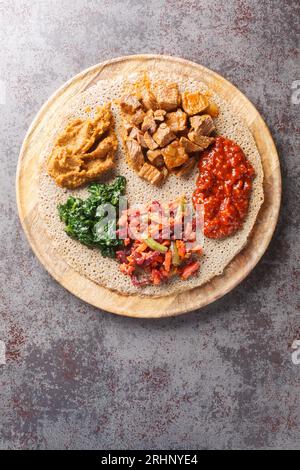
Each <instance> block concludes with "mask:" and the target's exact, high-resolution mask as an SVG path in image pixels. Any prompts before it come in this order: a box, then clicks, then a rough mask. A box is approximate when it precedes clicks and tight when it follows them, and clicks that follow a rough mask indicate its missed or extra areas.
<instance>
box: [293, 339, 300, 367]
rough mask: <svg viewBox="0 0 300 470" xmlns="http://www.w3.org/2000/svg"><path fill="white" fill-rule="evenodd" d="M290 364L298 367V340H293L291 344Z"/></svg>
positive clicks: (299, 346)
mask: <svg viewBox="0 0 300 470" xmlns="http://www.w3.org/2000/svg"><path fill="white" fill-rule="evenodd" d="M292 349H293V352H292V363H293V364H294V365H295V366H299V365H300V339H295V340H294V341H293V344H292Z"/></svg>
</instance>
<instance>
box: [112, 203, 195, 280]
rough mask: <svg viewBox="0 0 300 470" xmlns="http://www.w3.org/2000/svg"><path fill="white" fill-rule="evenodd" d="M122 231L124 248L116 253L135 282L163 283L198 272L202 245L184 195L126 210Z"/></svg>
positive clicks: (122, 221) (124, 271)
mask: <svg viewBox="0 0 300 470" xmlns="http://www.w3.org/2000/svg"><path fill="white" fill-rule="evenodd" d="M118 235H119V237H123V238H124V248H123V249H121V250H119V251H117V253H116V257H117V260H118V261H119V262H120V271H121V272H122V273H123V274H125V275H128V276H130V277H131V281H132V283H133V284H134V285H135V286H139V287H142V286H145V285H151V284H152V285H159V284H162V283H164V282H166V281H167V280H168V279H170V278H172V277H174V276H175V277H176V276H179V277H180V278H181V279H183V280H186V279H188V278H189V277H190V276H194V275H196V274H197V273H198V270H199V267H200V262H199V260H198V259H197V258H198V257H199V255H201V254H202V247H201V244H200V243H199V242H198V241H197V234H196V220H195V217H194V214H191V213H190V209H189V207H188V206H187V204H186V201H185V198H183V197H181V198H179V199H177V200H176V201H173V202H171V203H168V204H161V203H159V202H157V201H154V202H152V203H151V204H150V205H149V206H148V207H142V208H141V207H139V208H131V209H127V210H125V211H123V212H122V214H121V217H120V219H119V222H118Z"/></svg>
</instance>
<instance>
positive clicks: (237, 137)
mask: <svg viewBox="0 0 300 470" xmlns="http://www.w3.org/2000/svg"><path fill="white" fill-rule="evenodd" d="M147 72H148V76H149V78H150V80H153V81H155V80H159V79H164V80H169V81H175V82H177V83H178V86H179V89H180V91H181V92H183V91H186V90H196V89H200V90H201V91H203V92H206V91H208V88H207V87H206V86H205V85H204V84H202V83H200V82H197V81H195V80H192V79H190V78H188V77H187V76H185V75H179V74H174V73H173V72H172V73H170V74H168V75H166V74H165V73H163V74H162V73H160V72H159V71H156V70H155V71H149V70H148V71H147ZM137 78H138V76H137V75H136V74H132V75H130V76H127V77H124V76H122V77H118V78H116V79H114V80H100V81H99V82H98V83H97V84H96V85H94V86H92V87H91V88H89V89H88V90H87V91H85V92H83V93H82V94H81V95H79V97H78V96H77V97H75V98H74V99H73V100H71V101H70V104H69V107H68V112H67V114H64V116H59V115H58V116H57V128H56V129H53V133H52V135H51V138H50V139H49V145H48V147H47V148H45V149H44V151H43V153H42V155H40V159H41V160H40V162H41V164H40V175H39V214H40V216H41V217H43V219H44V222H45V226H46V229H47V232H48V234H49V236H50V238H51V240H52V242H53V244H54V247H55V249H56V250H57V251H58V252H59V254H60V256H62V257H63V258H64V259H65V260H66V261H67V263H68V264H69V265H70V266H71V267H72V268H73V269H75V270H77V271H78V272H80V274H82V275H84V276H86V277H88V278H89V279H90V280H92V281H94V282H96V283H98V284H100V285H102V286H104V287H106V288H108V289H111V290H114V291H118V292H120V293H122V294H125V295H126V294H127V295H128V294H138V295H141V296H151V297H156V296H163V295H168V294H171V293H174V292H177V293H178V292H181V291H184V290H188V289H191V288H194V287H197V286H201V285H202V284H204V283H206V282H208V281H209V280H210V279H212V278H213V277H214V276H217V275H220V274H221V273H222V272H223V270H224V269H225V267H226V266H227V265H228V263H229V262H230V261H231V260H232V259H233V258H234V257H235V256H236V255H237V254H238V253H239V252H240V251H241V249H242V248H243V247H244V246H245V244H246V243H247V238H248V237H249V235H250V233H251V230H252V227H253V225H254V223H255V220H256V217H257V214H258V212H259V209H260V207H261V204H262V202H263V197H264V196H263V169H262V165H261V160H260V156H259V153H258V150H257V147H256V144H255V141H254V138H253V136H252V134H251V132H250V130H249V129H248V127H247V126H246V124H245V123H244V122H243V120H242V119H241V117H240V116H238V115H236V114H235V113H234V112H233V111H232V109H231V107H230V103H227V102H225V101H224V100H223V99H222V98H220V96H218V95H216V94H215V93H213V92H212V91H211V90H209V92H210V93H211V96H212V99H213V100H214V101H215V102H216V103H217V104H218V106H219V108H220V115H219V117H218V118H217V119H215V125H216V128H217V132H218V134H222V135H224V136H226V137H228V138H230V139H232V140H234V141H235V142H237V143H238V144H239V145H240V146H241V147H242V149H243V150H244V152H245V154H246V156H247V158H248V159H249V161H250V162H251V163H252V165H253V167H254V168H255V172H256V177H255V179H254V181H253V190H252V195H251V200H250V207H249V213H248V216H247V219H246V221H245V223H244V226H243V228H242V229H241V230H239V231H238V232H237V233H235V234H234V235H233V236H230V237H228V238H226V239H223V240H212V239H208V238H205V239H204V247H203V248H204V255H203V256H202V257H201V268H200V271H199V274H198V276H195V277H191V278H190V279H188V280H187V281H182V280H181V279H180V278H176V279H175V278H173V279H172V280H170V281H168V282H167V283H166V284H163V285H160V286H146V287H143V288H138V287H135V286H133V285H132V283H131V280H130V277H129V276H125V275H124V274H122V273H121V272H120V271H119V264H118V263H117V261H115V260H112V259H108V258H104V257H102V256H101V254H100V252H99V251H98V250H97V249H90V248H87V247H85V246H84V245H82V244H80V243H79V242H78V241H76V240H73V239H71V238H70V237H68V236H67V235H66V233H65V232H64V224H63V223H62V222H61V221H60V219H59V217H58V212H57V205H58V204H59V203H63V202H65V201H66V199H67V197H68V196H69V195H71V194H72V195H74V196H79V197H83V198H84V197H87V190H86V188H83V189H80V190H73V191H71V190H67V189H62V188H59V187H58V186H56V184H55V182H54V181H53V179H52V178H51V177H50V176H48V174H47V169H46V160H47V158H48V155H49V153H50V152H51V148H52V146H53V143H54V140H55V138H56V136H57V134H58V133H59V132H61V131H62V130H63V129H64V127H65V126H66V124H67V123H68V121H69V120H72V119H74V118H76V117H83V118H85V117H87V116H88V115H93V112H94V110H95V107H96V106H97V105H102V104H104V103H105V102H107V101H111V100H114V99H118V98H120V96H122V93H123V90H124V86H125V83H126V81H128V80H129V81H132V82H134V81H136V80H137ZM88 108H90V109H88ZM112 110H113V113H114V116H115V119H116V127H117V132H118V127H119V125H120V117H119V110H118V107H117V106H116V105H114V104H113V106H112ZM116 161H117V165H116V169H115V170H114V171H113V172H112V173H110V174H108V175H106V176H105V177H103V178H102V180H101V181H105V182H106V181H111V180H112V179H113V177H114V176H116V175H118V174H120V175H123V176H125V177H126V179H127V188H126V196H127V197H128V201H129V206H130V205H133V204H137V203H147V202H149V201H152V200H159V201H162V202H163V201H170V200H173V199H175V198H176V197H178V196H179V195H181V194H186V195H187V196H188V197H189V200H190V197H191V195H192V193H193V191H194V189H195V181H196V176H197V174H198V170H197V168H195V169H194V171H193V173H192V174H190V176H189V177H188V178H187V179H185V178H177V177H176V176H173V175H171V176H169V177H168V179H167V181H166V183H164V184H163V185H162V186H161V187H155V186H152V185H150V184H149V183H147V182H146V181H144V180H142V179H141V178H139V177H138V175H137V174H136V173H135V172H134V171H133V170H132V169H131V168H129V167H128V165H127V164H126V161H125V156H124V154H123V150H122V143H121V141H120V139H119V151H118V153H117V155H116Z"/></svg>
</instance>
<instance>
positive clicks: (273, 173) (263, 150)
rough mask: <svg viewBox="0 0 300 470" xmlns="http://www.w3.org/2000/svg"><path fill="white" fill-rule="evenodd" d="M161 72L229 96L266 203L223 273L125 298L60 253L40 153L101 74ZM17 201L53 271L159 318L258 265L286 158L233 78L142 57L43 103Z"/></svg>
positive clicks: (87, 292) (78, 80) (198, 303)
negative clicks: (48, 216) (260, 172)
mask: <svg viewBox="0 0 300 470" xmlns="http://www.w3.org/2000/svg"><path fill="white" fill-rule="evenodd" d="M154 64H155V65H156V66H157V65H159V67H161V68H162V70H166V71H168V70H169V71H171V70H176V71H177V72H178V71H180V72H181V73H183V74H186V75H189V76H191V77H193V78H195V79H197V80H199V81H202V82H204V83H205V84H206V85H207V86H208V87H210V88H211V89H213V90H214V91H215V92H217V93H218V94H220V95H221V96H222V97H223V98H224V99H225V100H227V101H230V104H231V107H232V108H233V109H234V110H236V111H237V112H238V113H240V115H241V116H242V117H243V118H244V120H245V122H246V123H247V125H248V127H249V128H250V130H251V132H252V134H253V136H254V138H255V141H256V144H257V147H258V150H259V153H260V156H261V159H262V164H263V169H264V176H265V179H264V194H265V201H264V204H263V206H262V208H261V210H260V212H259V216H258V219H257V221H256V223H255V226H254V229H253V231H252V234H251V237H250V239H249V241H248V243H247V246H246V247H245V248H244V249H243V250H242V252H240V253H239V254H238V255H237V256H236V257H235V258H234V259H233V261H232V262H231V263H230V264H229V265H228V266H227V268H226V270H225V271H224V273H223V274H222V275H221V276H217V277H215V278H214V279H213V280H212V281H210V282H209V283H207V284H205V285H203V286H201V287H197V288H195V289H192V290H189V291H187V292H185V293H181V294H173V295H170V296H165V297H162V298H158V299H157V298H156V299H155V298H143V299H141V298H140V297H138V296H136V295H130V296H123V295H121V294H118V293H115V292H112V291H110V290H108V289H105V288H103V287H101V286H99V285H97V284H96V283H94V282H92V281H90V280H89V279H87V278H86V277H84V276H82V275H80V273H78V272H76V271H75V270H74V269H73V268H71V267H70V266H69V265H68V264H67V263H66V261H64V259H62V258H61V257H60V256H59V255H58V253H57V252H56V251H55V249H54V247H53V245H52V242H51V239H50V238H49V237H48V235H47V232H46V230H45V227H44V226H43V222H42V220H41V218H40V217H39V215H38V165H39V162H38V158H37V155H39V154H40V153H41V149H42V147H43V145H44V143H45V141H47V136H48V135H49V133H50V132H51V129H52V128H53V125H52V124H51V123H52V121H53V120H55V117H56V116H57V114H61V113H62V112H63V110H64V107H67V104H68V101H69V100H70V99H71V98H73V97H74V96H76V95H78V94H80V93H81V92H82V91H84V90H86V89H88V88H89V87H90V86H92V85H94V84H95V83H97V81H98V80H101V79H109V78H111V77H115V76H116V75H118V74H126V73H130V72H134V71H138V70H140V69H143V68H145V66H146V67H149V66H150V67H151V66H152V65H154ZM16 187H17V201H18V209H19V215H20V219H21V223H22V226H23V228H24V231H25V233H26V235H27V238H28V240H29V243H30V245H31V247H32V249H33V251H34V252H35V254H36V255H37V256H38V258H39V260H40V261H41V263H42V264H43V265H44V267H45V268H46V269H47V270H48V271H49V273H50V274H51V275H52V276H53V277H54V278H55V279H56V280H57V281H58V282H59V283H60V284H62V285H63V286H64V287H65V288H66V289H68V290H69V291H70V292H72V293H73V294H74V295H76V296H77V297H79V298H81V299H82V300H84V301H86V302H88V303H90V304H92V305H94V306H96V307H99V308H101V309H103V310H107V311H109V312H114V313H117V314H119V315H127V316H131V317H144V318H158V317H167V316H172V315H178V314H181V313H185V312H189V311H191V310H195V309H198V308H200V307H203V306H205V305H207V304H209V303H211V302H213V301H214V300H216V299H218V298H219V297H221V296H223V295H224V294H226V293H227V292H229V291H230V290H231V289H233V288H234V287H235V286H236V285H237V284H239V283H240V282H241V281H242V280H243V279H244V278H245V277H246V276H247V275H248V274H249V272H250V271H251V270H252V269H253V268H254V266H255V265H256V264H257V262H258V261H259V259H260V258H261V256H262V255H263V253H264V252H265V250H266V248H267V246H268V244H269V242H270V240H271V237H272V235H273V232H274V229H275V226H276V222H277V218H278V213H279V208H280V198H281V175H280V166H279V159H278V155H277V152H276V148H275V145H274V142H273V140H272V137H271V135H270V132H269V130H268V128H267V126H266V124H265V123H264V121H263V119H262V118H261V116H260V115H259V113H258V112H257V110H256V109H255V107H254V106H253V105H252V104H251V103H250V101H249V100H248V99H247V98H246V97H245V96H244V95H243V94H242V93H241V92H240V91H239V90H238V89H237V88H236V87H234V86H233V85H232V84H231V83H229V82H228V81H227V80H225V79H224V78H223V77H221V76H220V75H218V74H216V73H215V72H212V71H211V70H208V69H207V68H205V67H203V66H201V65H198V64H195V63H193V62H189V61H187V60H184V59H179V58H176V57H166V56H159V55H138V56H128V57H121V58H117V59H113V60H110V61H107V62H102V63H101V64H98V65H96V66H94V67H91V68H89V69H87V70H85V71H83V72H81V73H80V74H78V75H76V76H75V77H74V78H72V79H71V80H70V81H68V82H67V83H66V84H64V85H63V86H62V87H61V88H60V89H59V90H58V91H57V92H56V93H54V95H52V96H51V98H50V99H49V100H48V101H47V102H46V103H45V104H44V106H43V107H42V109H41V110H40V112H39V113H38V115H37V116H36V118H35V120H34V121H33V123H32V125H31V126H30V128H29V131H28V133H27V135H26V137H25V140H24V143H23V146H22V148H21V152H20V157H19V163H18V170H17V181H16Z"/></svg>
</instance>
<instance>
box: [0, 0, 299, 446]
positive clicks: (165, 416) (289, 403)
mask: <svg viewBox="0 0 300 470" xmlns="http://www.w3.org/2000/svg"><path fill="white" fill-rule="evenodd" d="M299 14H300V9H299V2H297V1H296V0H295V1H292V0H286V1H281V0H275V1H264V2H261V1H259V0H251V1H228V0H220V1H210V0H209V1H208V0H206V1H203V2H202V1H183V0H176V1H175V0H174V1H159V0H155V1H150V0H148V1H145V2H144V1H141V0H131V1H114V0H113V1H87V0H76V1H74V0H52V1H51V0H48V1H46V0H43V1H39V0H34V1H33V0H30V1H29V0H26V1H24V0H22V1H20V0H18V1H16V0H15V1H8V0H5V1H0V22H1V24H0V39H1V47H0V64H1V65H0V67H1V69H0V80H2V81H3V82H4V83H5V86H6V103H5V104H1V105H0V119H1V133H0V148H1V154H0V155H1V156H0V158H1V160H0V161H1V169H0V172H1V173H0V210H1V219H0V233H1V243H0V320H1V325H0V339H2V340H5V341H6V343H7V364H6V365H5V366H0V448H1V449H17V448H25V449H27V448H30V449H65V448H67V449H74V448H76V449H79V448H84V449H112V448H115V449H130V448H131V449H134V448H135V449H146V448H148V449H159V448H166V449H191V448H194V449H204V448H210V449H211V448H217V449H228V448H242V449H248V448H258V449H261V448H269V449H271V448H284V449H285V448H293V449H295V448H300V429H299V418H300V416H299V414H300V411H299V397H300V382H299V378H300V365H299V366H296V365H293V363H292V361H291V352H292V350H291V344H292V342H293V340H294V339H296V338H298V339H300V322H299V310H300V300H299V273H300V270H299V246H300V242H299V216H300V214H299V191H300V184H299V181H300V178H299V176H300V175H299V170H300V164H299V138H298V139H297V132H298V133H299V120H298V117H299V109H300V105H296V104H292V103H291V94H292V83H293V81H294V80H297V79H300V72H299V49H298V41H297V37H298V38H299V36H298V34H299ZM147 52H148V53H166V54H173V55H177V56H180V57H184V58H187V59H191V60H194V61H196V62H199V63H202V64H204V65H205V66H207V67H210V68H211V69H213V70H215V71H217V72H219V73H221V74H222V75H224V76H225V77H226V78H227V79H229V80H231V81H232V82H233V83H234V84H235V85H237V86H238V87H239V88H240V89H241V90H242V91H243V92H244V93H245V94H246V95H247V96H248V97H249V98H250V99H251V100H252V102H253V103H254V104H255V105H256V106H257V108H258V110H259V111H260V112H261V114H262V115H263V116H264V118H265V120H266V121H267V123H268V125H269V126H270V129H271V132H272V134H273V136H274V139H275V142H276V144H277V148H278V151H279V153H280V157H281V165H282V175H283V203H282V210H281V217H280V222H279V224H278V228H277V231H276V233H275V236H274V239H273V241H272V243H271V246H270V248H269V249H268V251H267V253H266V254H265V256H264V257H263V259H262V261H261V262H260V263H259V264H258V266H257V267H256V268H255V269H254V271H253V272H252V273H251V275H250V276H249V277H248V278H247V279H246V280H245V281H244V282H243V283H242V284H241V285H240V286H239V287H237V288H236V289H235V290H234V291H233V292H231V293H230V294H228V295H227V296H225V297H224V298H223V299H221V300H219V301H217V302H215V303H214V304H212V305H210V306H209V307H207V308H205V309H203V310H201V311H197V312H194V313H192V314H188V315H185V316H182V317H177V318H173V319H172V318H170V319H165V320H161V321H157V320H156V321H143V320H133V319H129V318H121V317H118V316H115V315H112V314H108V313H105V312H102V311H99V310H96V309H95V308H92V307H90V306H89V305H86V304H84V303H83V302H81V301H80V300H78V299H77V298H75V297H73V296H72V295H71V294H69V293H68V292H67V291H66V290H64V289H63V288H62V287H61V286H60V285H58V284H57V283H56V282H55V281H54V280H53V279H52V278H51V277H50V276H49V275H48V274H47V272H46V271H45V270H44V269H43V268H42V266H40V264H39V262H38V260H37V259H36V258H35V256H34V255H33V253H32V251H31V249H30V247H29V245H28V243H27V241H26V239H25V237H24V234H23V233H22V229H21V226H20V223H19V220H18V214H17V209H16V203H15V187H14V180H15V171H16V165H17V159H18V152H19V148H20V145H21V143H22V140H23V138H24V135H25V132H26V130H27V128H28V126H29V124H30V122H31V121H32V119H33V117H34V116H35V114H36V112H37V111H38V110H39V108H40V106H41V105H42V104H43V102H44V101H45V100H46V99H47V98H48V97H49V95H50V94H52V93H53V92H54V91H55V89H56V88H57V87H59V86H60V85H61V84H63V83H64V81H66V80H67V79H69V78H70V77H72V76H73V75H74V74H76V73H78V72H79V71H81V70H82V69H84V68H86V67H88V66H90V65H93V64H95V63H97V62H100V61H102V60H105V59H109V58H112V57H117V56H121V55H125V54H135V53H147ZM0 101H1V100H0ZM298 135H299V134H298Z"/></svg>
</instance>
